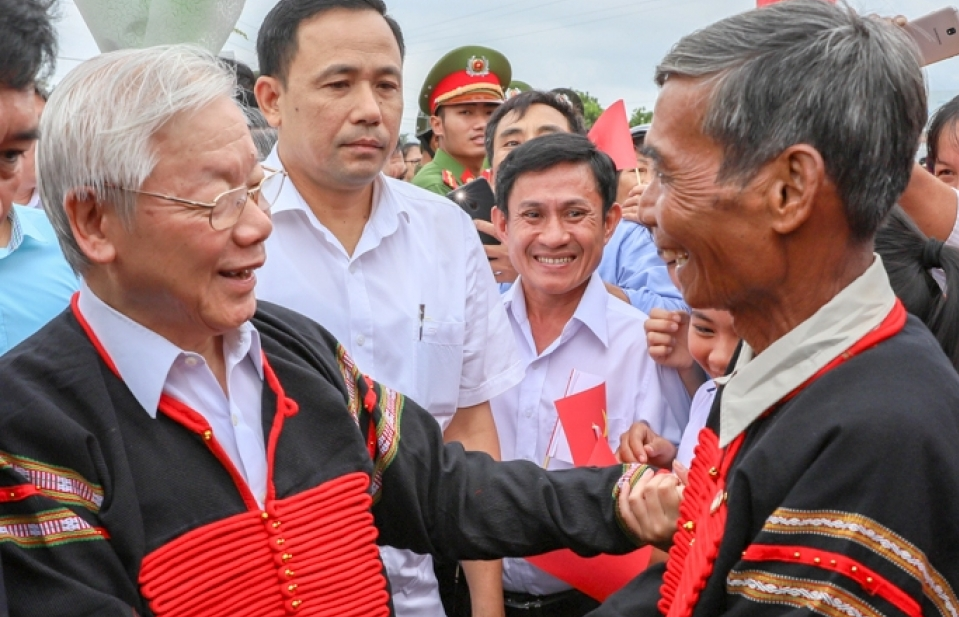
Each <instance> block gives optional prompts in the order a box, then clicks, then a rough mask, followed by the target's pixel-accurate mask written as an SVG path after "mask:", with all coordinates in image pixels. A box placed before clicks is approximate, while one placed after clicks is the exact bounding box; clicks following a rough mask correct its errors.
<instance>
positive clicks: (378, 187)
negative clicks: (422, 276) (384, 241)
mask: <svg viewBox="0 0 959 617" xmlns="http://www.w3.org/2000/svg"><path fill="white" fill-rule="evenodd" d="M279 145H280V144H279V142H277V143H276V144H274V146H273V149H272V150H271V151H270V155H269V156H267V157H266V159H265V160H264V161H263V165H264V166H265V167H269V168H270V169H278V170H283V171H285V170H286V167H285V166H284V165H283V161H281V160H280V155H279V151H278V150H277V148H278V147H279ZM274 201H275V202H276V203H274V204H273V205H272V207H271V208H270V211H271V212H272V214H274V215H276V214H278V213H281V212H286V211H289V210H298V211H300V212H302V213H303V216H306V218H307V220H309V221H310V223H311V224H313V226H314V227H317V228H321V227H323V224H322V223H320V221H319V220H318V219H317V218H316V215H315V214H313V210H312V209H311V208H310V205H309V204H308V203H306V200H305V199H303V196H302V195H301V194H300V191H299V190H298V189H297V188H296V186H295V185H294V184H293V181H292V180H291V179H290V177H289V176H287V177H286V178H285V179H284V182H283V188H282V189H281V190H280V194H279V195H278V196H277V197H276V198H275V200H274ZM400 215H402V216H403V219H404V220H406V222H409V220H410V214H409V209H408V207H407V203H406V200H405V199H401V198H398V196H397V194H396V191H395V190H394V189H393V188H392V187H391V186H390V183H389V181H388V179H387V177H386V176H385V175H384V174H383V173H382V172H380V173H379V174H378V175H377V176H376V178H374V180H373V207H372V209H371V212H370V221H369V224H370V225H372V226H373V227H374V228H375V229H376V230H377V232H378V235H379V236H380V237H384V236H387V235H389V234H391V233H393V232H394V231H396V227H397V219H398V218H399V216H400ZM324 228H325V227H324Z"/></svg>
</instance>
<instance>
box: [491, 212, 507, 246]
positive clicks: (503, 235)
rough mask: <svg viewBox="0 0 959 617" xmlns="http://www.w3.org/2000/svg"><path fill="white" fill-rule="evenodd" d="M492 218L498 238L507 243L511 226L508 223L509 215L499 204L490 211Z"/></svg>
mask: <svg viewBox="0 0 959 617" xmlns="http://www.w3.org/2000/svg"><path fill="white" fill-rule="evenodd" d="M490 218H491V219H492V220H493V227H494V229H495V231H496V239H497V240H499V241H500V242H502V243H503V244H506V242H507V241H508V240H509V226H508V225H507V224H506V221H507V216H506V213H505V212H503V211H502V210H501V209H500V207H499V206H495V207H494V208H493V209H492V211H490Z"/></svg>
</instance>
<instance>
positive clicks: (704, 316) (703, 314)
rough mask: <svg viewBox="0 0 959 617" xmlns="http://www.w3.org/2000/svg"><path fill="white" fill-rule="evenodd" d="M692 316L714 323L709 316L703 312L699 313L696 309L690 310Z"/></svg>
mask: <svg viewBox="0 0 959 617" xmlns="http://www.w3.org/2000/svg"><path fill="white" fill-rule="evenodd" d="M692 316H693V317H695V318H696V319H702V320H703V321H708V322H709V323H714V322H713V320H712V319H710V318H709V317H706V315H705V313H700V312H699V311H697V310H693V311H692Z"/></svg>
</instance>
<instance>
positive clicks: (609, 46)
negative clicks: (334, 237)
mask: <svg viewBox="0 0 959 617" xmlns="http://www.w3.org/2000/svg"><path fill="white" fill-rule="evenodd" d="M275 3H276V0H246V5H245V6H244V9H243V14H242V15H241V16H240V19H239V22H238V23H237V26H236V27H237V28H238V29H239V30H241V31H243V32H244V33H245V34H246V35H247V36H248V37H249V40H246V39H244V38H243V37H242V36H240V35H238V34H233V35H231V36H230V38H229V41H228V42H227V44H226V46H225V47H224V49H225V50H229V51H232V52H233V53H234V54H235V57H236V59H238V60H241V61H243V62H246V63H248V64H250V65H251V66H253V67H254V68H255V67H256V54H255V51H254V41H255V40H256V33H257V28H258V26H259V24H260V22H261V21H262V20H263V17H264V16H265V15H266V14H267V12H269V10H270V8H272V6H273V5H274V4H275ZM851 4H852V5H853V6H854V7H856V8H857V9H858V10H860V11H864V12H870V13H873V12H874V13H879V14H882V15H895V14H902V15H905V16H906V17H909V18H915V17H919V16H921V15H925V14H926V13H930V12H932V11H934V10H937V9H939V8H941V7H942V6H944V5H945V4H946V2H945V1H944V0H851ZM585 5H586V3H584V2H582V1H581V0H483V1H482V2H462V1H455V2H454V1H451V0H387V6H388V7H389V10H390V13H391V14H392V15H393V16H394V17H395V18H396V19H397V21H398V22H399V23H400V25H401V26H402V28H403V31H404V34H405V37H406V43H407V58H406V67H405V90H406V96H405V98H406V111H405V113H404V118H403V126H402V131H403V132H406V133H411V132H412V131H413V124H414V122H415V120H416V110H417V105H416V98H417V95H418V93H419V90H420V87H421V86H422V84H423V79H424V78H425V77H426V73H427V72H428V71H429V69H430V67H431V66H432V65H433V63H434V62H436V61H437V60H438V59H439V58H440V56H442V55H443V54H444V53H445V52H446V51H448V50H450V49H452V48H454V47H458V46H460V45H470V44H477V45H486V46H488V47H492V48H494V49H497V50H499V51H501V52H503V53H504V54H505V55H506V56H507V58H509V60H510V63H511V64H512V67H513V76H514V78H515V79H519V80H522V81H525V82H527V83H529V84H531V85H532V86H534V87H536V88H543V89H549V88H555V87H559V86H566V87H572V88H576V89H577V90H585V91H587V92H589V93H591V94H593V95H594V96H596V97H597V98H598V99H599V101H600V103H601V104H603V105H604V106H605V105H608V104H610V103H612V102H613V101H615V100H616V99H620V98H622V99H625V100H626V108H627V110H629V111H631V110H632V109H634V108H636V107H639V106H645V107H647V108H652V106H653V104H654V102H655V100H656V87H655V85H654V84H653V83H652V74H653V69H654V67H655V65H656V62H657V61H658V60H659V59H660V58H662V56H663V55H664V54H665V53H666V52H667V51H668V50H669V47H670V46H671V45H672V44H673V43H675V42H676V41H677V40H678V39H679V38H680V37H682V36H683V35H685V34H688V33H689V32H692V31H693V30H696V29H698V28H701V27H703V26H706V25H708V24H710V23H712V22H714V21H716V20H718V19H721V18H723V17H726V16H728V15H732V14H735V13H739V12H741V11H745V10H748V9H750V8H752V7H753V6H755V2H754V0H593V1H592V2H590V3H589V5H590V8H586V6H585ZM61 13H62V19H61V20H60V22H59V31H60V58H59V60H58V66H57V76H58V77H59V76H62V75H64V74H65V73H66V72H68V71H69V70H70V69H71V68H73V67H74V66H76V65H77V63H78V62H80V61H82V60H84V59H87V58H90V57H92V56H94V55H96V54H97V53H98V49H97V46H96V44H95V43H94V41H93V37H92V35H91V34H90V31H89V30H88V29H87V27H86V24H85V23H84V21H83V18H82V16H81V15H80V13H79V11H77V9H76V6H75V5H74V4H73V1H72V0H61ZM927 80H928V83H929V87H930V90H931V91H932V92H933V96H932V97H931V103H932V104H934V105H939V104H941V103H943V102H945V99H947V98H948V97H949V96H952V95H954V94H959V57H957V58H953V59H950V60H946V61H944V62H941V63H939V64H937V65H934V66H933V67H930V68H929V69H928V71H927Z"/></svg>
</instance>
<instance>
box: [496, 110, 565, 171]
mask: <svg viewBox="0 0 959 617" xmlns="http://www.w3.org/2000/svg"><path fill="white" fill-rule="evenodd" d="M570 130H571V129H570V126H569V121H568V120H567V119H566V116H564V115H563V114H562V113H561V112H560V111H559V110H558V109H556V108H555V107H551V106H549V105H543V104H540V103H537V104H535V105H530V106H529V109H527V110H526V113H525V114H523V117H522V118H520V117H519V114H518V113H517V112H516V111H511V112H509V113H508V114H506V115H505V116H503V117H502V118H501V119H500V121H499V124H498V125H497V126H496V134H495V135H493V160H491V161H490V167H491V168H492V170H493V173H494V174H495V173H496V169H497V168H498V167H499V166H500V163H502V162H503V159H505V158H506V155H507V154H509V153H510V152H512V151H513V149H514V148H516V147H517V146H519V145H521V144H524V143H526V142H527V141H529V140H530V139H533V138H534V137H542V136H543V135H550V134H552V133H569V132H570Z"/></svg>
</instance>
